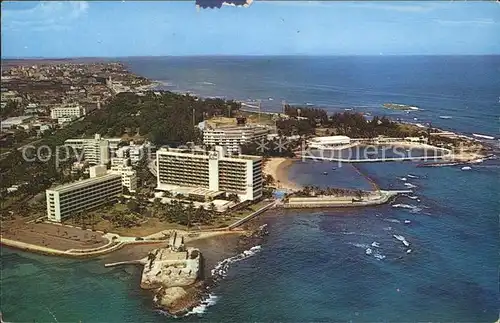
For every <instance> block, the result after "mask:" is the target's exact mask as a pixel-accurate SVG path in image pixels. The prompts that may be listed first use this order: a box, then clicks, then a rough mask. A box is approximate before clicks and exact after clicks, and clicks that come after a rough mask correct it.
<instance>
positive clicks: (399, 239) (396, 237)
mask: <svg viewBox="0 0 500 323" xmlns="http://www.w3.org/2000/svg"><path fill="white" fill-rule="evenodd" d="M392 236H393V237H394V238H395V239H396V240H398V241H401V242H402V243H403V244H404V245H405V246H406V247H409V246H410V243H409V242H408V241H407V240H406V238H405V237H403V236H402V235H398V234H394V235H392Z"/></svg>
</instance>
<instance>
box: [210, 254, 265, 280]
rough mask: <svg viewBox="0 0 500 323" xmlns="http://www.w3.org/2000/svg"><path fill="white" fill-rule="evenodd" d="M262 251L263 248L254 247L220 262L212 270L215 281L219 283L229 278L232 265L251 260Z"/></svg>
mask: <svg viewBox="0 0 500 323" xmlns="http://www.w3.org/2000/svg"><path fill="white" fill-rule="evenodd" d="M260 250H261V246H254V247H252V248H250V249H248V250H245V251H243V252H242V253H240V254H238V255H236V256H233V257H229V258H226V259H224V260H222V261H220V262H219V263H218V264H217V265H215V267H214V269H212V270H211V272H210V273H211V274H212V278H213V280H214V281H218V280H221V279H223V278H224V277H226V276H227V272H228V270H229V266H230V265H231V264H232V263H235V262H238V261H241V260H244V259H247V258H250V257H252V256H254V255H255V254H257V252H259V251H260Z"/></svg>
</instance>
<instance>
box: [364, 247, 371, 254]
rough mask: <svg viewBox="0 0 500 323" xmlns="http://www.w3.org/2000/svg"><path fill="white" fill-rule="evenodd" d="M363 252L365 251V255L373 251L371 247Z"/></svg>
mask: <svg viewBox="0 0 500 323" xmlns="http://www.w3.org/2000/svg"><path fill="white" fill-rule="evenodd" d="M365 253H366V254H367V255H371V254H372V253H373V250H372V249H371V248H367V249H366V250H365Z"/></svg>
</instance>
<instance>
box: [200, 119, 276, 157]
mask: <svg viewBox="0 0 500 323" xmlns="http://www.w3.org/2000/svg"><path fill="white" fill-rule="evenodd" d="M268 133H269V129H267V128H264V127H258V126H248V125H245V126H232V127H220V128H206V129H204V130H203V143H204V144H205V145H210V146H224V147H227V148H228V150H229V151H230V152H238V151H239V147H240V146H241V145H243V144H247V143H250V142H254V141H260V140H265V139H266V138H267V134H268Z"/></svg>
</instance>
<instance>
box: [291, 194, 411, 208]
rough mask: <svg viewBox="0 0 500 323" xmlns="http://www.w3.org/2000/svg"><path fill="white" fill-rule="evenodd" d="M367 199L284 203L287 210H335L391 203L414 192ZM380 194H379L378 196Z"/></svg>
mask: <svg viewBox="0 0 500 323" xmlns="http://www.w3.org/2000/svg"><path fill="white" fill-rule="evenodd" d="M373 193H374V194H372V195H369V196H368V197H366V198H361V199H358V198H356V197H354V196H321V197H290V198H289V199H288V201H286V202H284V203H283V207H284V208H285V209H303V208H335V207H359V206H374V205H381V204H385V203H387V202H389V201H390V200H391V199H392V198H393V197H396V196H397V195H399V194H410V193H413V191H412V190H397V191H383V190H380V191H377V192H373ZM377 193H378V194H377Z"/></svg>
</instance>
